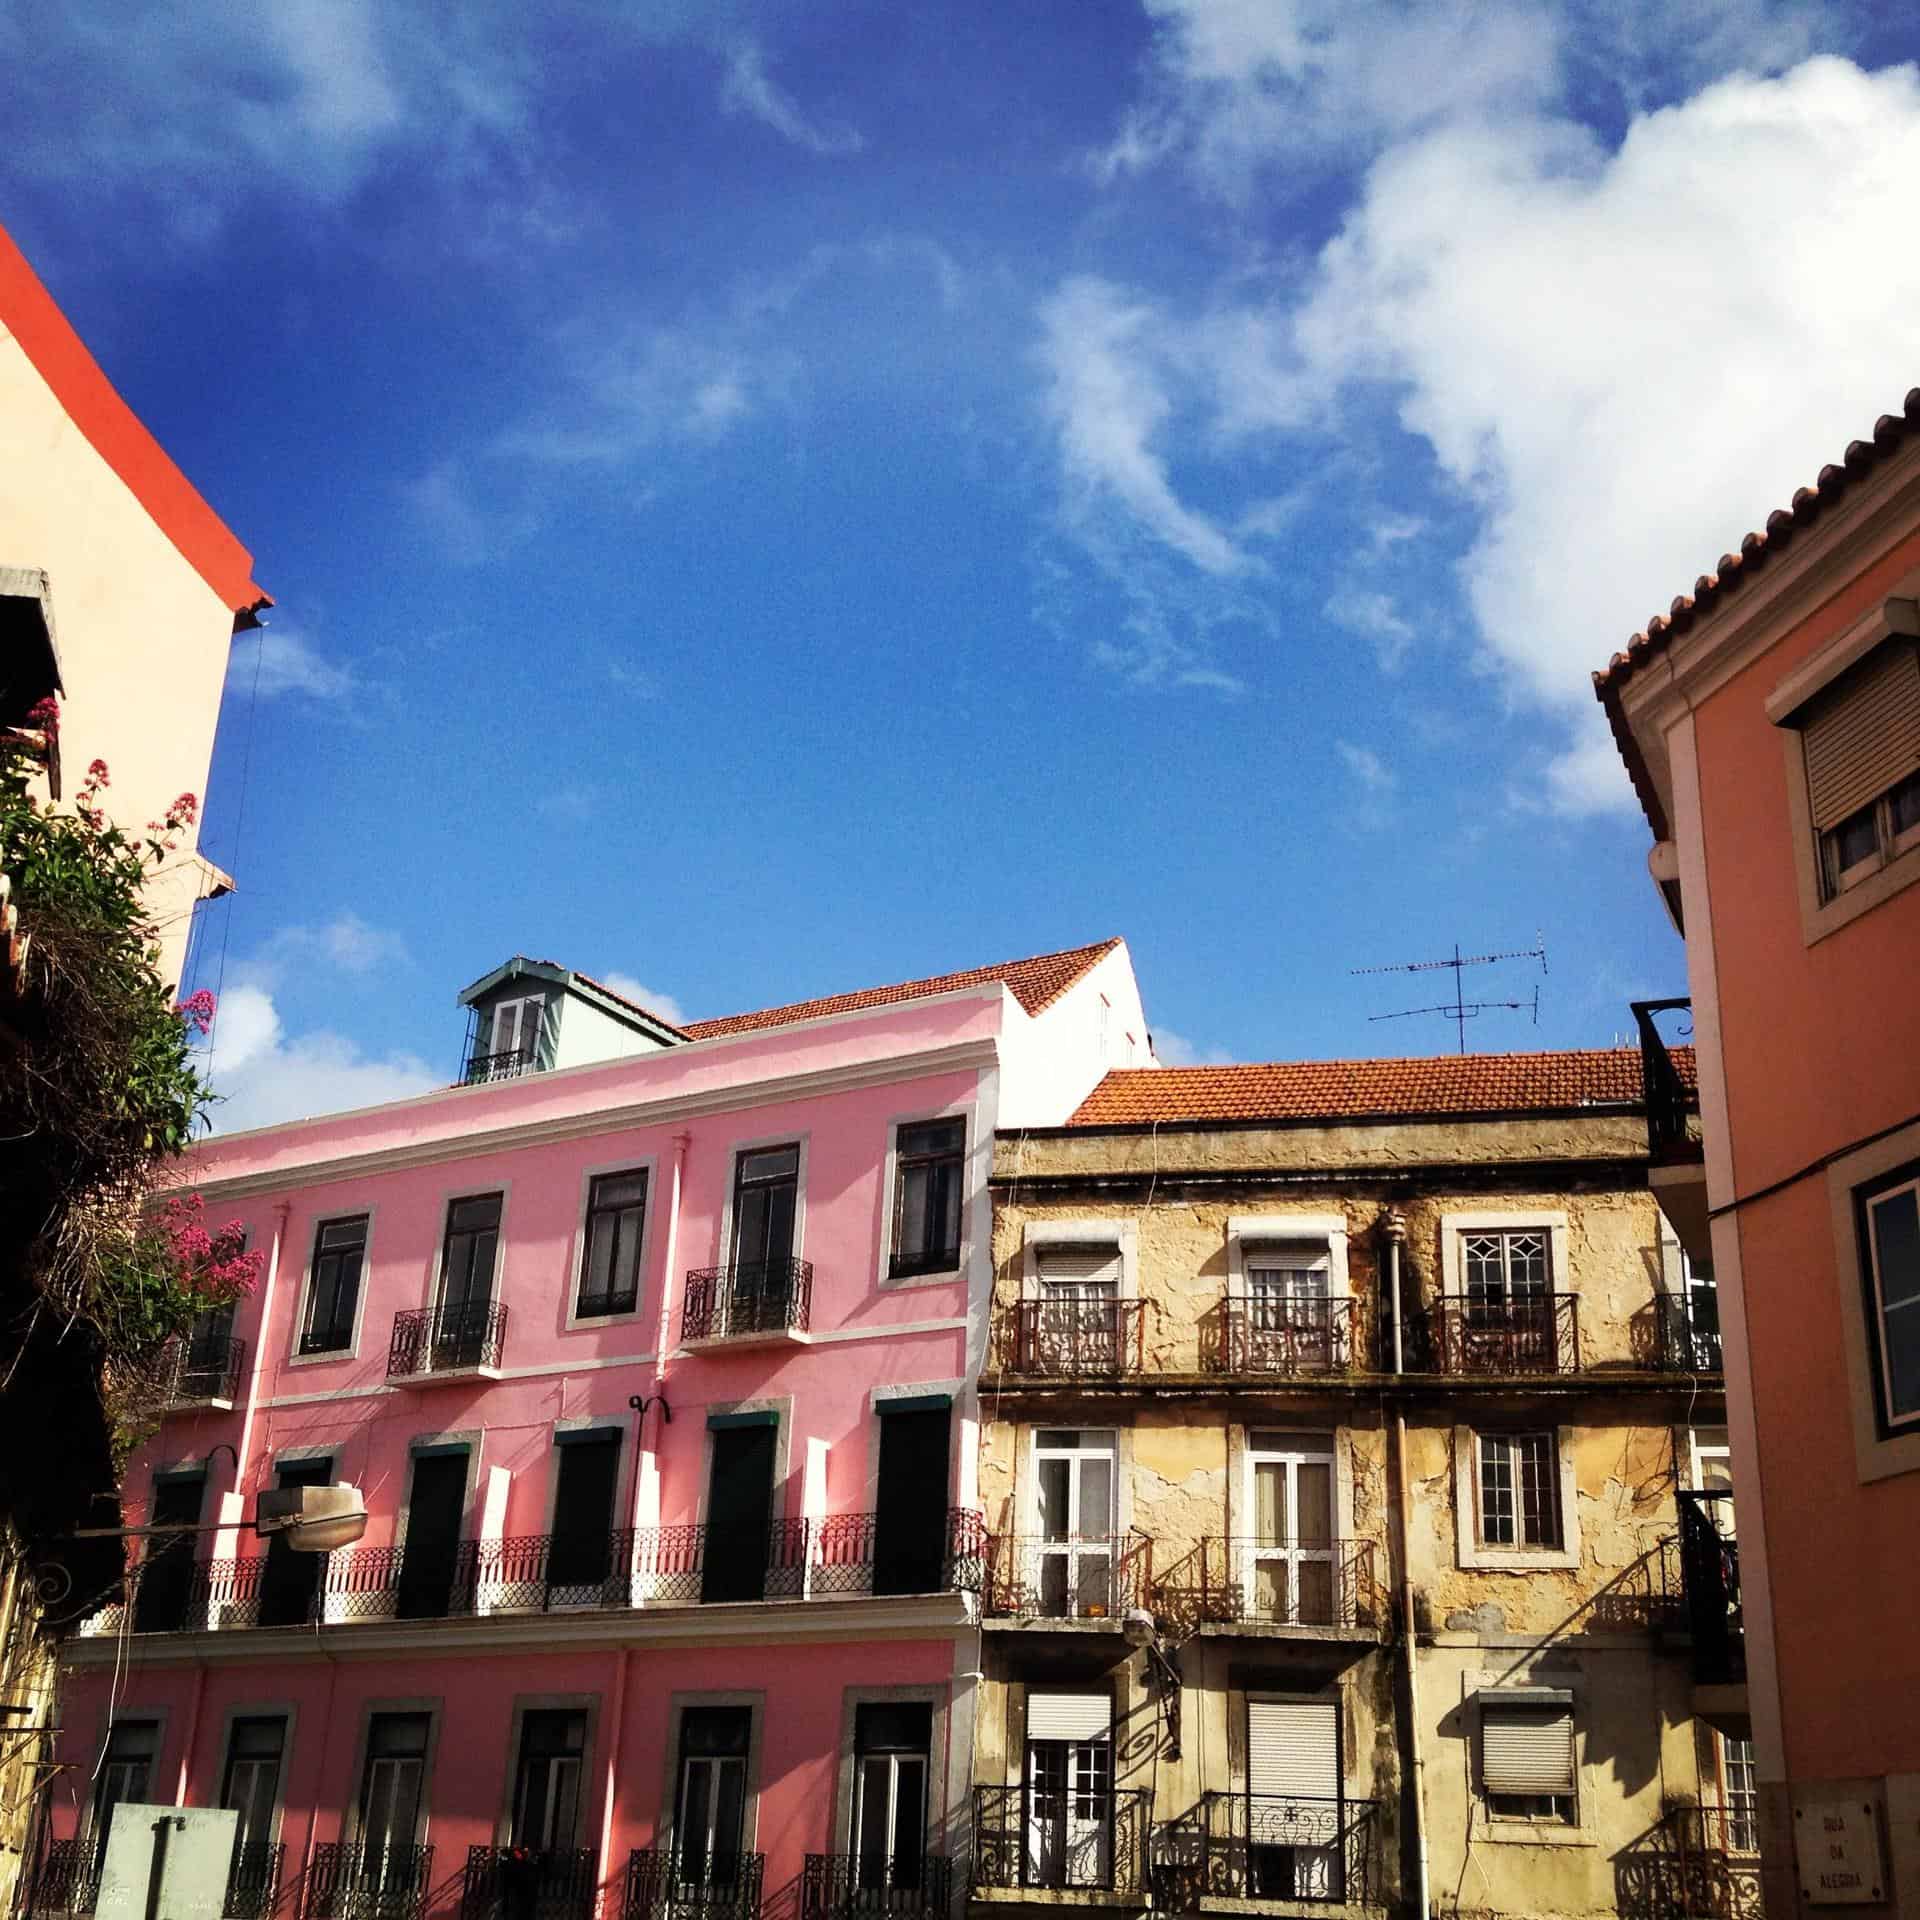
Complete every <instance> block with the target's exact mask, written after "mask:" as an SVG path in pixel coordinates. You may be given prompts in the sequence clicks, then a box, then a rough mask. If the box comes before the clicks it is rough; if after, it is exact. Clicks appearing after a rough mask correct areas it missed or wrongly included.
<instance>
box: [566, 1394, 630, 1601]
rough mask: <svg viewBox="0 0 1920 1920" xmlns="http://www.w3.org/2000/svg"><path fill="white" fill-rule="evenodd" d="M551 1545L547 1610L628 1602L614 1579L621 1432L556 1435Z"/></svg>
mask: <svg viewBox="0 0 1920 1920" xmlns="http://www.w3.org/2000/svg"><path fill="white" fill-rule="evenodd" d="M554 1454H555V1459H554V1487H553V1525H552V1529H551V1531H552V1536H553V1538H552V1544H551V1545H550V1546H549V1547H548V1549H547V1604H548V1606H550V1607H559V1606H577V1607H578V1606H606V1605H608V1604H610V1603H611V1602H612V1601H613V1600H615V1599H616V1598H618V1599H621V1600H624V1598H625V1593H624V1581H625V1576H624V1574H623V1575H622V1576H621V1580H620V1581H619V1582H616V1583H614V1585H615V1586H616V1587H619V1588H621V1589H622V1590H621V1591H619V1592H614V1591H610V1590H609V1583H610V1582H611V1581H612V1576H613V1502H614V1494H615V1490H616V1486H617V1483H618V1481H619V1477H620V1429H619V1428H618V1427H586V1428H579V1429H575V1430H574V1431H572V1432H568V1433H557V1434H555V1435H554Z"/></svg>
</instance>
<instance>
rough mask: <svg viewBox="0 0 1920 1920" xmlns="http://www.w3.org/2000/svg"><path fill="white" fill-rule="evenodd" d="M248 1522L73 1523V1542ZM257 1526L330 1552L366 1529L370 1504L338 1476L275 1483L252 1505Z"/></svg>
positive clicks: (293, 1543)
mask: <svg viewBox="0 0 1920 1920" xmlns="http://www.w3.org/2000/svg"><path fill="white" fill-rule="evenodd" d="M246 1524H247V1523H246V1522H245V1521H244V1520H226V1521H218V1522H216V1523H215V1524H214V1525H213V1526H210V1527H202V1526H169V1525H165V1524H163V1525H160V1526H155V1527H75V1528H74V1530H73V1533H72V1534H71V1536H70V1538H72V1539H75V1540H146V1539H156V1538H157V1539H170V1538H172V1537H173V1536H174V1535H176V1534H187V1533H225V1532H226V1531H227V1530H228V1529H229V1528H231V1527H243V1526H245V1525H246ZM253 1530H254V1532H255V1533H257V1534H258V1535H260V1537H261V1538H262V1539H269V1540H270V1539H276V1538H277V1539H281V1540H284V1541H285V1542H286V1543H287V1545H288V1546H290V1547H291V1548H292V1549H293V1550H294V1552H295V1553H331V1552H333V1550H334V1549H335V1548H336V1547H350V1546H352V1545H353V1543H354V1542H355V1541H356V1540H358V1539H359V1538H360V1536H361V1535H362V1534H363V1533H365V1532H366V1530H367V1508H366V1503H365V1502H364V1501H363V1500H362V1499H361V1498H360V1489H359V1488H358V1487H355V1486H349V1485H348V1484H347V1482H345V1481H344V1480H336V1481H334V1482H333V1484H332V1485H330V1486H324V1487H273V1488H269V1489H266V1490H264V1491H263V1492H261V1493H260V1494H259V1495H258V1496H257V1497H256V1498H255V1500H254V1503H253Z"/></svg>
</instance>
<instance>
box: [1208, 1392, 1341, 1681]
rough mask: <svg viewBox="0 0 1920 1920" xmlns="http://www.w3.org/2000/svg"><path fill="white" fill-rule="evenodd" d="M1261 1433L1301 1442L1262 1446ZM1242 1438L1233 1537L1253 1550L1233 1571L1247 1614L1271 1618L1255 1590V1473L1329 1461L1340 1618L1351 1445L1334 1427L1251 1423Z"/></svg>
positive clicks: (1334, 1571)
mask: <svg viewBox="0 0 1920 1920" xmlns="http://www.w3.org/2000/svg"><path fill="white" fill-rule="evenodd" d="M1256 1433H1266V1434H1274V1435H1277V1436H1279V1437H1280V1438H1282V1439H1286V1440H1290V1441H1295V1442H1298V1443H1299V1444H1297V1445H1293V1446H1286V1447H1256V1446H1255V1445H1254V1444H1253V1436H1254V1435H1255V1434H1256ZM1240 1441H1241V1445H1240V1472H1239V1486H1240V1496H1241V1501H1242V1506H1241V1524H1240V1526H1239V1527H1238V1528H1237V1529H1233V1530H1232V1532H1231V1534H1230V1537H1237V1538H1240V1539H1243V1540H1245V1541H1247V1542H1248V1543H1249V1551H1248V1553H1247V1556H1246V1564H1245V1565H1244V1566H1238V1567H1234V1568H1233V1569H1231V1573H1232V1577H1233V1578H1234V1579H1235V1580H1236V1581H1238V1582H1239V1584H1240V1589H1241V1597H1242V1604H1243V1605H1244V1607H1245V1609H1246V1614H1245V1617H1246V1618H1247V1619H1249V1620H1253V1619H1256V1618H1258V1619H1265V1618H1266V1616H1265V1615H1264V1614H1256V1613H1255V1611H1254V1607H1253V1591H1252V1589H1253V1584H1254V1581H1255V1579H1256V1577H1257V1576H1256V1574H1255V1568H1256V1566H1257V1563H1258V1559H1259V1555H1258V1554H1257V1553H1256V1552H1254V1551H1253V1550H1252V1548H1251V1543H1252V1541H1253V1537H1254V1514H1255V1512H1256V1511H1257V1507H1258V1503H1257V1501H1256V1500H1255V1497H1254V1475H1255V1472H1256V1470H1257V1468H1258V1467H1259V1465H1260V1463H1261V1462H1262V1461H1274V1460H1321V1459H1324V1460H1325V1461H1326V1462H1327V1464H1328V1466H1329V1467H1331V1468H1332V1472H1331V1473H1330V1474H1329V1475H1328V1481H1327V1504H1328V1514H1327V1524H1328V1527H1329V1529H1330V1531H1331V1535H1332V1539H1331V1542H1330V1545H1331V1557H1332V1590H1333V1605H1334V1613H1335V1617H1336V1618H1337V1617H1338V1615H1339V1612H1340V1602H1341V1599H1342V1595H1341V1592H1340V1576H1341V1571H1342V1568H1341V1546H1342V1543H1343V1542H1345V1541H1346V1540H1348V1539H1349V1538H1350V1535H1349V1533H1348V1528H1347V1518H1348V1515H1349V1513H1350V1512H1351V1510H1352V1498H1353V1493H1352V1486H1353V1473H1352V1462H1351V1455H1350V1451H1349V1449H1348V1448H1346V1447H1344V1446H1342V1445H1341V1444H1340V1442H1341V1436H1340V1434H1339V1432H1338V1431H1336V1430H1334V1429H1331V1428H1319V1427H1316V1428H1313V1429H1311V1430H1308V1429H1302V1430H1301V1431H1299V1432H1298V1433H1294V1432H1290V1431H1289V1430H1288V1429H1287V1428H1285V1427H1278V1426H1259V1427H1256V1426H1254V1425H1252V1424H1251V1423H1249V1424H1248V1425H1247V1426H1245V1427H1244V1428H1242V1429H1241V1430H1240ZM1316 1441H1325V1443H1326V1446H1325V1449H1324V1451H1323V1450H1322V1449H1321V1448H1320V1447H1318V1446H1309V1444H1308V1443H1309V1442H1316ZM1297 1484H1298V1480H1297V1476H1296V1485H1297ZM1288 1557H1289V1558H1290V1559H1292V1560H1293V1562H1294V1564H1295V1565H1297V1564H1298V1553H1297V1550H1296V1552H1295V1553H1294V1554H1292V1555H1289V1556H1288ZM1292 1600H1293V1611H1294V1613H1295V1615H1296V1616H1297V1615H1298V1613H1299V1610H1300V1597H1299V1591H1298V1585H1297V1580H1296V1583H1295V1587H1294V1592H1293V1596H1292ZM1293 1624H1300V1623H1299V1622H1298V1620H1297V1618H1296V1620H1295V1622H1294V1623H1293ZM1306 1624H1308V1625H1312V1624H1313V1623H1312V1622H1310V1621H1309V1622H1307V1623H1306ZM1280 1697H1281V1696H1279V1695H1276V1696H1275V1698H1280Z"/></svg>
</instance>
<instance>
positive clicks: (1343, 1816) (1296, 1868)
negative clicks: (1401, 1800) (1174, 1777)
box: [1153, 1793, 1379, 1911]
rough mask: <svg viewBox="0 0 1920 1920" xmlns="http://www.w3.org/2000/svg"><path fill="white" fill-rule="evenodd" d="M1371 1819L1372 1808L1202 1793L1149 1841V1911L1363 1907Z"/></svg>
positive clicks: (1371, 1862) (1371, 1873)
mask: <svg viewBox="0 0 1920 1920" xmlns="http://www.w3.org/2000/svg"><path fill="white" fill-rule="evenodd" d="M1378 1811H1379V1810H1378V1807H1377V1806H1376V1804H1375V1803H1374V1802H1373V1801H1371V1800H1322V1799H1314V1798H1311V1797H1309V1796H1306V1795H1299V1794H1289V1795H1274V1794H1248V1793H1208V1794H1203V1795H1202V1796H1201V1798H1200V1801H1199V1803H1198V1804H1197V1805H1196V1806H1195V1807H1194V1808H1193V1810H1192V1811H1191V1812H1190V1813H1188V1814H1186V1815H1184V1816H1183V1817H1182V1818H1181V1819H1179V1820H1171V1821H1167V1822H1164V1823H1163V1824H1162V1825H1161V1827H1160V1828H1159V1830H1158V1832H1157V1833H1156V1835H1155V1841H1154V1856H1155V1864H1154V1870H1153V1882H1154V1904H1155V1905H1156V1906H1164V1907H1171V1908H1173V1909H1175V1910H1176V1911H1179V1910H1186V1911H1191V1910H1193V1909H1194V1908H1196V1907H1198V1906H1199V1905H1200V1903H1201V1902H1202V1901H1203V1900H1220V1899H1225V1900H1300V1901H1311V1902H1314V1903H1323V1904H1325V1905H1328V1906H1347V1907H1350V1908H1357V1907H1364V1906H1369V1905H1371V1904H1372V1903H1373V1899H1374V1891H1373V1889H1374V1882H1375V1879H1376V1878H1377V1869H1376V1855H1377V1854H1378V1852H1379V1819H1378Z"/></svg>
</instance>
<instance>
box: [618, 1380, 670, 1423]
mask: <svg viewBox="0 0 1920 1920" xmlns="http://www.w3.org/2000/svg"><path fill="white" fill-rule="evenodd" d="M627 1405H628V1406H630V1407H631V1408H632V1409H633V1410H634V1412H635V1413H637V1414H638V1415H639V1416H640V1418H641V1419H642V1420H644V1419H645V1418H646V1417H647V1409H648V1408H649V1407H658V1408H659V1409H660V1418H661V1419H662V1420H664V1421H665V1422H666V1423H667V1425H668V1426H672V1425H673V1409H672V1408H671V1407H670V1406H668V1405H667V1396H666V1392H665V1390H664V1389H663V1390H662V1391H661V1392H659V1393H636V1394H633V1395H631V1396H630V1397H629V1398H628V1401H627Z"/></svg>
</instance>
